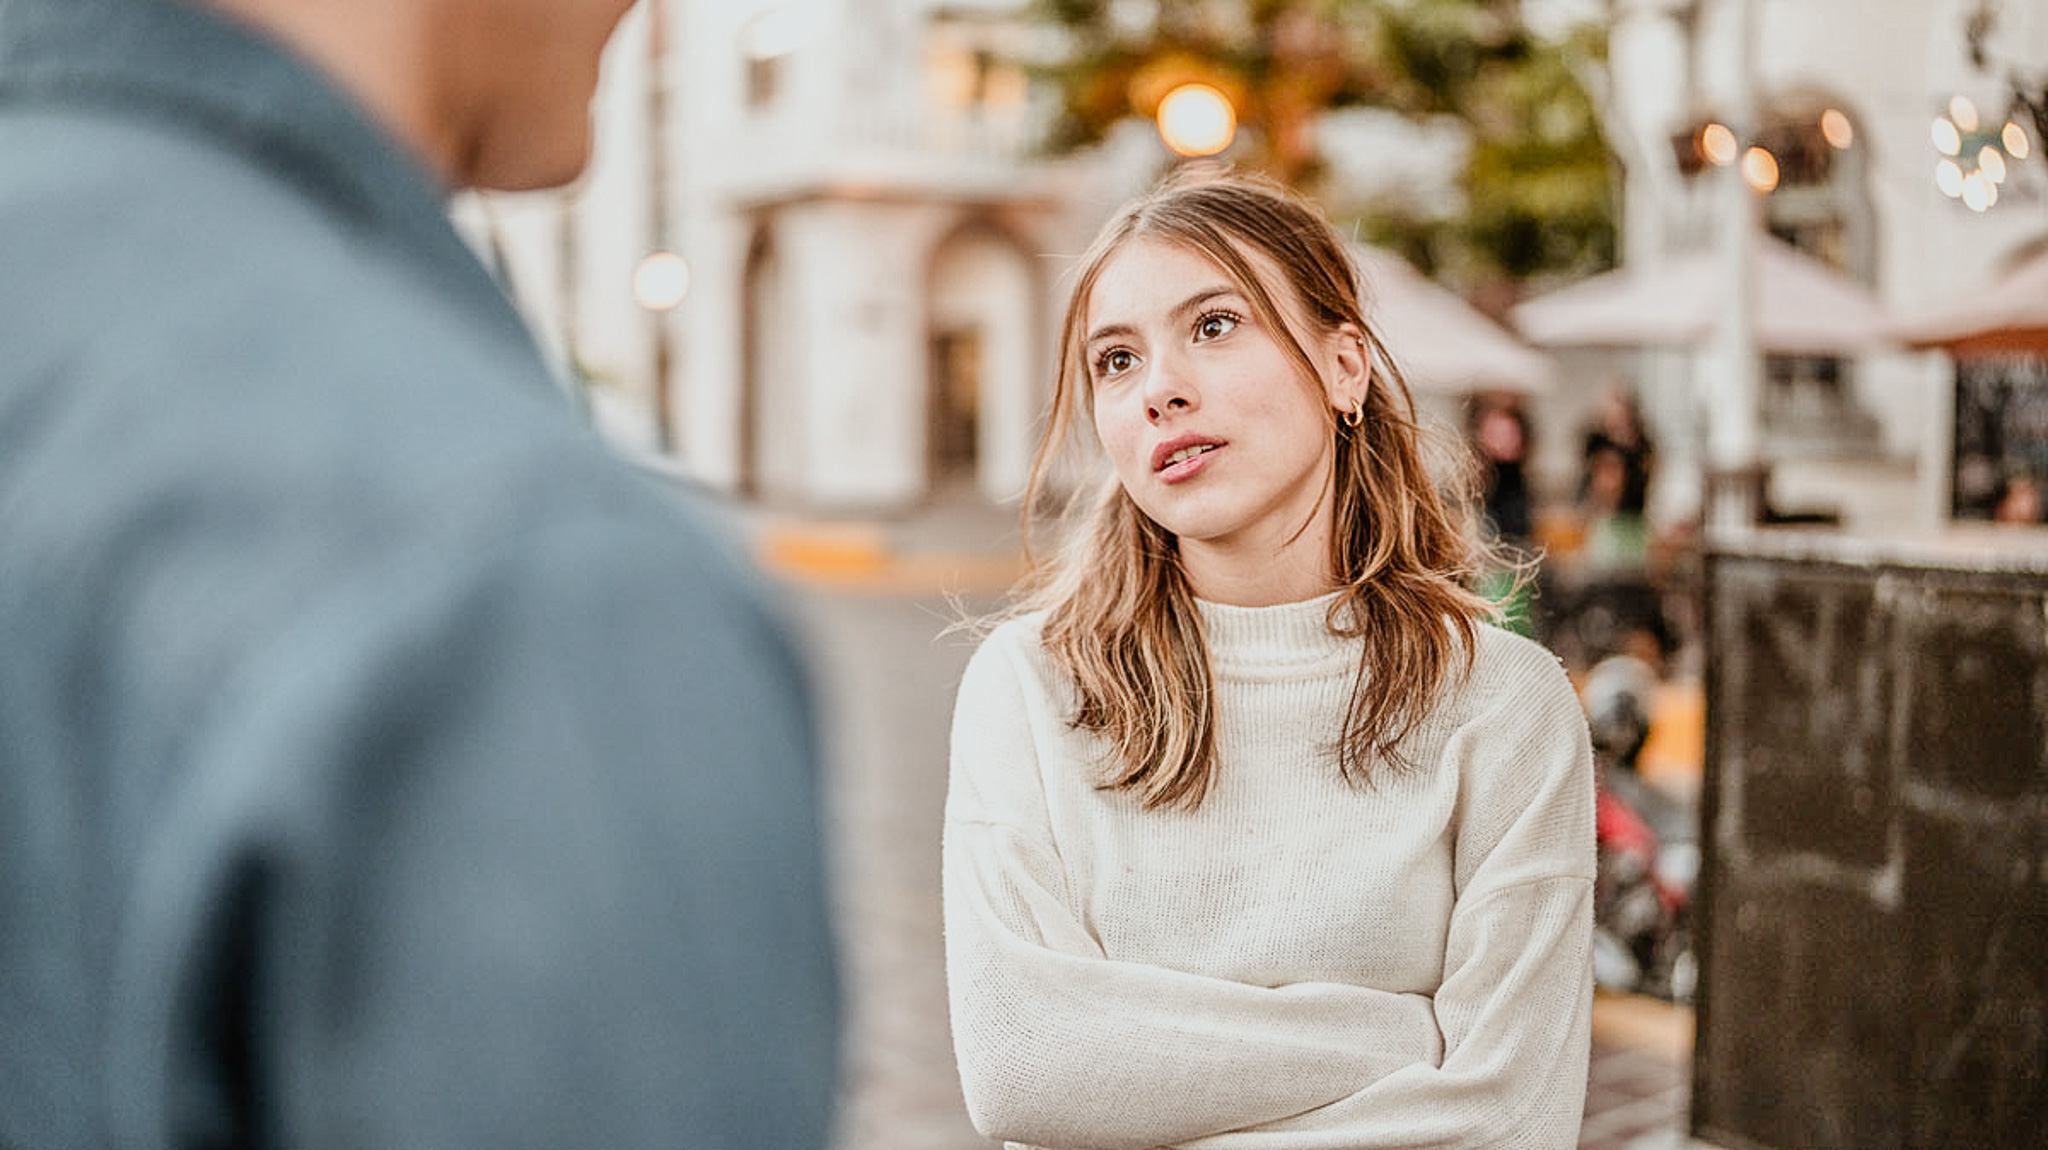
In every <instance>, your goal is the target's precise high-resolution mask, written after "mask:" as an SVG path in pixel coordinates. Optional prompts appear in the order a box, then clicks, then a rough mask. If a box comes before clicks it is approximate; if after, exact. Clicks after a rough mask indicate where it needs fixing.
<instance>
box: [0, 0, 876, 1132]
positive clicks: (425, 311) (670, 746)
mask: <svg viewBox="0 0 2048 1150" xmlns="http://www.w3.org/2000/svg"><path fill="white" fill-rule="evenodd" d="M443 209H444V205H443V202H442V189H440V188H437V187H436V186H435V185H434V182H433V180H432V179H431V177H430V176H428V174H427V173H426V172H425V171H424V169H422V168H421V167H419V166H418V165H416V164H415V163H414V162H413V160H412V159H411V158H410V157H409V156H407V155H406V154H405V153H404V152H403V151H402V149H400V148H398V147H397V146H396V145H395V144H394V143H393V142H392V141H391V140H390V139H389V138H388V137H387V136H386V135H385V134H384V133H383V132H382V131H381V130H380V129H379V128H378V127H377V126H376V125H375V124H373V123H372V122H371V121H370V120H368V119H367V118H366V117H365V116H364V115H363V114H362V113H361V112H359V111H358V110H357V109H356V108H355V106H353V105H352V104H351V103H350V102H349V100H348V99H347V98H345V96H344V95H343V94H342V93H341V92H340V91H338V90H337V89H336V88H334V87H333V86H332V85H330V84H329V83H327V82H325V81H324V80H323V79H321V78H320V77H318V76H317V75H315V74H314V73H313V72H312V71H311V70H309V69H308V68H306V67H305V66H303V65H302V64H301V63H299V62H298V61H297V60H296V59H295V58H294V57H293V56H292V55H290V54H289V53H287V52H285V51H283V50H281V49H279V48H278V47H276V46H274V45H272V44H270V43H269V42H267V41H265V40H263V39H262V38H260V37H258V36H256V35H254V34H252V33H250V32H248V31H246V30H243V29H241V28H239V27H237V26H235V25H233V24H231V23H229V22H228V21H226V20H224V19H222V18H220V17H218V16H215V15H212V14H210V13H209V12H207V10H205V9H202V8H198V7H196V6H195V7H188V6H185V5H183V4H179V3H174V2H172V0H0V1146H4V1147H6V1148H7V1150H85V1148H87V1147H91V1148H95V1150H97V1148H101V1147H107V1146H132V1147H183V1146H202V1145H205V1146H215V1145H230V1144H233V1145H243V1146H268V1145H280V1146H282V1145H289V1146H294V1147H303V1148H320V1147H334V1146H364V1147H429V1146H446V1147H480V1146H490V1147H494V1148H497V1147H507V1146H534V1147H543V1146H548V1147H553V1146H561V1147H569V1146H574V1147H578V1148H581V1147H589V1146H607V1147H635V1146H646V1147H653V1146H662V1147H670V1146H676V1145H691V1146H700V1147H727V1146H729V1147H740V1146H748V1147H776V1148H783V1147H804V1146H821V1145H823V1143H824V1141H825V1138H826V1133H825V1131H826V1125H827V1117H828V1116H827V1108H828V1105H829V1099H830V1096H831V1090H832V1084H833V1083H832V1079H833V1073H834V1051H835V1048H836V1026H837V998H836V987H835V982H834V963H833V955H832V950H831V945H830V942H829V931H828V928H827V922H826V916H825V904H824V893H823V892H824V881H823V875H822V864H821V859H820V850H819V845H818V836H817V829H818V827H817V818H818V810H817V797H816V780H815V768H814V763H815V758H816V751H815V746H814V735H813V731H812V725H811V715H810V710H809V705H808V701H807V698H806V686H805V677H804V674H803V672H802V669H801V668H800V667H799V666H798V664H797V662H796V660H795V658H794V656H793V654H792V650H791V647H790V645H789V643H788V642H787V638H786V635H785V633H784V630H783V628H782V626H781V624H780V622H779V621H778V618H777V616H776V614H775V611H774V610H773V605H772V602H771V601H770V597H769V596H768V594H767V593H766V590H765V588H764V587H763V585H762V584H761V583H760V582H759V580H758V579H757V577H756V576H755V575H754V574H753V573H752V572H750V571H749V570H748V569H747V568H746V567H745V566H744V565H743V564H741V563H739V562H736V561H735V560H734V559H733V557H732V556H731V555H730V554H729V553H728V549H727V548H725V547H723V546H722V545H720V544H718V543H716V542H715V541H714V533H713V531H712V529H711V528H710V527H709V526H708V525H707V524H706V523H705V522H704V521H702V520H701V519H699V518H697V517H695V516H694V515H693V513H692V512H690V511H688V510H686V509H683V508H682V507H680V506H678V504H677V501H676V500H675V499H674V498H673V496H672V495H671V494H668V493H665V492H662V491H660V490H658V489H657V488H656V487H655V486H654V485H652V484H651V483H648V482H645V481H643V480H642V479H641V477H639V476H637V475H635V474H634V473H632V472H631V471H630V469H628V468H625V467H624V466H622V465H621V464H620V463H619V462H618V461H617V460H616V459H615V458H614V457H613V456H612V455H611V453H610V452H608V451H607V450H606V449H605V447H604V446H603V445H602V444H601V443H600V442H599V441H598V440H597V438H596V437H595V436H594V434H593V433H592V432H591V431H590V430H589V429H588V428H587V427H586V426H585V425H584V424H583V422H582V421H581V420H580V419H579V418H578V416H577V414H576V411H575V408H574V405H573V404H571V403H569V402H568V401H567V400H566V399H565V397H564V395H563V393H562V391H561V389H560V388H559V387H558V386H557V385H556V383H555V382H554V381H553V380H552V379H551V378H550V376H549V373H548V371H547V370H546V368H545V366H544V365H543V363H542V361H541V359H540V358H539V356H538V355H537V354H536V352H535V350H534V348H533V346H532V344H531V341H530V340H529V339H528V338H527V336H526V333H525V331H524V329H523V327H522V325H521V324H520V322H519V320H518V318H517V316H516V314H515V313H514V311H513V310H512V308H511V307H510V306H509V305H508V304H507V302H506V300H505V299H504V297H503V295H502V293H501V292H500V291H499V290H498V288H497V286H496V284H495V283H494V282H493V281H492V279H491V278H490V276H489V275H488V274H487V273H486V272H485V271H484V269H483V268H482V267H481V266H480V265H479V264H478V262H477V261H476V259H475V258H474V257H473V256H472V254H471V253H470V251H469V250H468V248H467V247H466V246H465V245H464V244H463V243H462V242H461V240H460V239H459V237H458V236H457V235H456V233H455V232H454V230H453V229H452V228H451V227H450V225H449V223H448V222H447V219H446V216H445V213H444V210H443Z"/></svg>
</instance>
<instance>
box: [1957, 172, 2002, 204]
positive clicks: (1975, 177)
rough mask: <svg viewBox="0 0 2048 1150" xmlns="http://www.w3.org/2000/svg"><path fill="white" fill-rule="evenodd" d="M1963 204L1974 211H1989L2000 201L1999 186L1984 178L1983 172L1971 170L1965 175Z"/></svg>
mask: <svg viewBox="0 0 2048 1150" xmlns="http://www.w3.org/2000/svg"><path fill="white" fill-rule="evenodd" d="M1962 198H1963V206H1964V207H1967V208H1969V209H1970V210H1971V211H1973V212H1982V211H1988V210H1989V209H1990V207H1991V205H1992V204H1995V203H1997V202H1998V188H1997V187H1996V186H1995V185H1993V184H1992V182H1991V181H1990V180H1987V179H1985V178H1984V173H1982V172H1971V173H1970V174H1969V175H1967V176H1964V177H1963V197H1962Z"/></svg>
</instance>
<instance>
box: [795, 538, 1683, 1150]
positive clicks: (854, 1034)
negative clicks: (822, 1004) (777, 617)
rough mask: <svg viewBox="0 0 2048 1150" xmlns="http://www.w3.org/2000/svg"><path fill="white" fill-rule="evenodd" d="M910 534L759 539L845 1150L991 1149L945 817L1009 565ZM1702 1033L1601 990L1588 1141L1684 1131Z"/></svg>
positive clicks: (1639, 1141)
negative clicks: (973, 1076)
mask: <svg viewBox="0 0 2048 1150" xmlns="http://www.w3.org/2000/svg"><path fill="white" fill-rule="evenodd" d="M983 527H986V524H985V523H984V524H983ZM994 530H996V529H993V528H989V529H987V530H985V531H984V533H983V535H982V536H981V538H994V536H993V535H992V534H990V532H992V531H994ZM902 545H903V540H902V539H901V538H900V537H897V538H890V537H886V536H885V535H883V534H879V533H876V532H874V531H871V530H868V529H864V528H851V527H847V528H837V529H833V530H830V531H825V532H822V533H810V534H808V535H805V536H802V537H798V536H795V535H783V536H780V537H778V538H776V539H770V540H768V541H767V543H766V544H765V545H764V553H765V554H766V556H767V558H768V559H769V562H770V566H771V567H772V568H774V569H777V570H778V571H780V572H781V574H782V575H783V577H784V580H785V585H786V586H787V587H788V588H789V590H790V594H791V597H792V605H793V608H794V610H795V613H796V617H797V619H798V620H799V622H800V624H801V625H802V627H803V630H804V634H805V640H806V643H807V646H808V647H809V650H810V654H811V659H812V663H813V665H814V667H815V670H816V673H817V676H818V684H819V687H820V703H821V708H822V711H823V721H824V726H825V735H826V747H827V752H828V756H829V758H828V764H827V769H828V772H829V774H828V777H827V791H826V793H827V803H828V818H829V819H830V827H829V828H828V840H829V849H830V851H831V856H832V860H833V878H834V884H835V897H836V899H837V904H838V906H837V909H838V916H839V921H840V924H841V927H842V946H843V956H844V963H845V973H846V989H847V1000H848V1035H847V1049H846V1085H845V1089H846V1096H845V1099H844V1106H843V1108H842V1114H843V1118H842V1124H841V1130H840V1132H839V1137H838V1143H837V1147H836V1150H885V1148H886V1150H989V1147H990V1145H991V1144H990V1143H989V1142H987V1141H986V1140H984V1139H982V1138H981V1137H980V1136H978V1135H977V1134H976V1133H975V1132H974V1130H973V1128H972V1127H971V1126H970V1125H969V1124H968V1122H967V1119H966V1115H965V1113H964V1110H963V1108H962V1104H961V1101H960V1092H959V1084H958V1079H957V1078H956V1076H955V1074H954V1070H953V1060H952V1046H951V1039H950V1036H949V1034H948V1031H947V1022H946V1001H945V983H944V969H943V951H942V946H943V943H942V938H941V934H940V913H939V876H938V841H939V826H940V816H941V809H942V804H943V801H944V796H945V773H946V736H947V728H948V724H949V720H950V712H951V709H952V700H953V690H954V685H955V684H956V683H957V682H958V679H959V675H960V672H961V669H962V668H963V667H964V666H965V665H966V661H967V657H968V655H969V653H970V652H971V650H972V646H973V639H972V638H971V637H970V636H968V635H965V634H959V633H954V634H946V633H945V632H946V630H947V628H948V626H949V624H951V623H953V622H954V621H955V620H957V619H959V618H961V617H962V614H963V612H965V613H969V614H971V613H974V612H980V611H986V610H988V609H990V608H992V607H993V606H995V605H996V604H997V602H998V598H997V591H998V590H999V589H1000V588H1001V587H1003V586H1005V585H1006V584H1007V582H1008V580H1009V577H1010V576H1011V575H1013V574H1014V565H1013V564H1011V563H1008V562H1006V561H1004V560H1003V559H1002V558H1001V556H1000V555H999V554H997V553H996V551H998V550H999V549H996V548H990V547H977V548H974V549H972V551H971V553H969V554H963V555H956V556H942V555H937V554H932V553H925V554H920V555H914V556H911V557H909V558H908V559H904V558H903V557H901V556H900V555H897V554H895V549H896V548H899V547H901V546H902ZM778 557H779V558H778ZM1690 1046H1691V1032H1690V1014H1689V1012H1686V1011H1683V1010H1678V1009H1675V1008H1672V1007H1669V1006H1666V1005H1664V1004H1662V1003H1658V1002H1655V1001H1653V1000H1648V999H1637V998H1618V999H1606V998H1603V1000H1602V1001H1601V1002H1600V1003H1598V1004H1597V1007H1596V1011H1595V1038H1594V1053H1593V1065H1592V1075H1591V1083H1590V1087H1589V1091H1588V1106H1587V1120H1586V1127H1585V1131H1584V1135H1583V1137H1582V1140H1581V1147H1582V1148H1584V1150H1676V1148H1677V1147H1681V1146H1684V1145H1686V1144H1687V1143H1686V1142H1685V1140H1684V1138H1683V1137H1682V1134H1681V1131H1682V1129H1683V1114H1684V1109H1685V1102H1686V1085H1687V1081H1688V1072H1689V1058H1690Z"/></svg>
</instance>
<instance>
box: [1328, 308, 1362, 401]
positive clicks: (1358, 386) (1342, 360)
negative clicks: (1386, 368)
mask: <svg viewBox="0 0 2048 1150" xmlns="http://www.w3.org/2000/svg"><path fill="white" fill-rule="evenodd" d="M1329 354H1330V366H1331V372H1330V378H1329V381H1328V384H1327V386H1328V387H1329V391H1330V406H1331V407H1332V408H1334V409H1336V411H1337V413H1338V414H1339V415H1347V414H1349V413H1351V412H1354V411H1358V410H1360V409H1361V408H1363V407H1364V406H1365V398H1366V395H1367V393H1368V392H1370V391H1371V389H1372V352H1371V351H1370V350H1369V349H1368V347H1367V345H1366V341H1365V333H1364V332H1363V331H1361V330H1359V327H1358V325H1357V324H1351V323H1345V324H1339V325H1338V326H1337V330H1335V331H1333V332H1331V333H1330V342H1329Z"/></svg>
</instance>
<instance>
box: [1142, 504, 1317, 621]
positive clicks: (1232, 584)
mask: <svg viewBox="0 0 2048 1150" xmlns="http://www.w3.org/2000/svg"><path fill="white" fill-rule="evenodd" d="M1330 530H1331V528H1330V522H1329V515H1328V513H1327V511H1326V510H1325V511H1323V512H1321V513H1319V514H1318V515H1317V516H1316V517H1315V519H1314V520H1312V521H1311V522H1310V523H1309V524H1308V525H1307V526H1306V527H1304V528H1303V529H1302V530H1300V531H1297V532H1293V533H1292V534H1290V535H1289V536H1287V537H1285V538H1282V539H1278V540H1250V541H1247V540H1229V541H1220V540H1194V539H1183V540H1181V541H1180V565H1181V571H1182V573H1183V574H1184V575H1185V576H1186V578H1187V581H1188V590H1189V591H1191V592H1193V593H1194V596H1195V598H1197V599H1206V600H1208V601H1209V602H1211V603H1223V604H1226V605H1229V606H1232V607H1271V606H1274V605H1276V604H1279V603H1299V602H1301V601H1302V600H1304V599H1313V598H1315V597H1316V596H1318V595H1322V594H1325V593H1327V592H1330V591H1334V590H1336V588H1337V580H1336V577H1335V576H1334V575H1333V574H1332V573H1331V571H1330Z"/></svg>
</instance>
